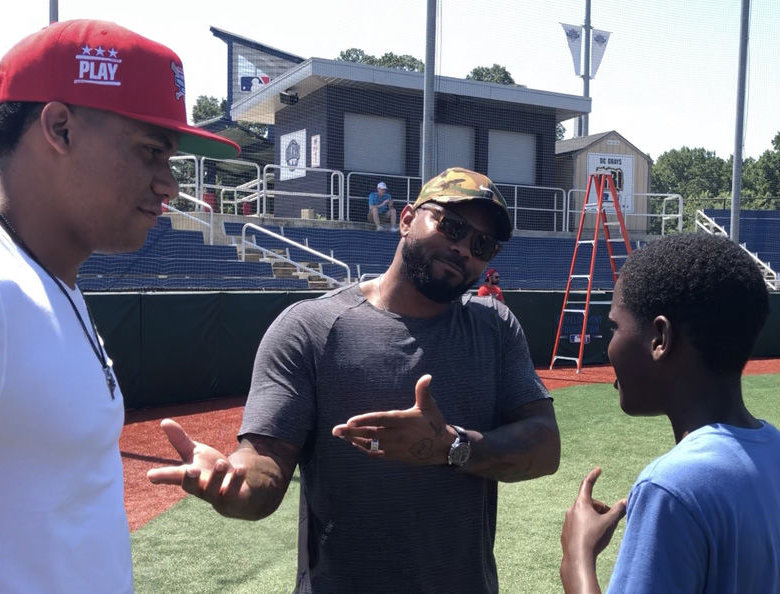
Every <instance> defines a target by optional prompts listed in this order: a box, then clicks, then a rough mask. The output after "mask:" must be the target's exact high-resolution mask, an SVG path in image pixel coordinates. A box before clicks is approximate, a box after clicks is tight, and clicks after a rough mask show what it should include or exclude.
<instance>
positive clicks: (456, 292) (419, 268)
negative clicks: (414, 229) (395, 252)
mask: <svg viewBox="0 0 780 594" xmlns="http://www.w3.org/2000/svg"><path fill="white" fill-rule="evenodd" d="M401 261H402V264H403V266H402V267H401V269H402V270H403V272H404V274H405V275H406V277H407V278H408V279H409V280H410V281H412V284H413V285H414V288H415V289H417V290H418V291H419V292H420V293H421V294H422V295H424V296H425V297H427V298H428V299H430V300H431V301H433V302H435V303H449V302H450V301H453V300H455V299H457V298H458V297H460V296H461V295H463V294H464V293H465V292H466V291H468V290H469V288H470V287H471V285H472V284H474V280H475V279H470V280H469V279H466V278H465V276H464V279H465V280H464V281H463V282H462V283H460V284H458V285H452V284H450V283H448V282H447V281H446V280H444V279H437V278H434V277H433V272H432V266H431V264H432V262H431V260H426V259H425V256H424V255H423V248H422V246H421V245H420V243H419V242H418V241H414V240H411V241H410V240H409V238H408V237H407V238H406V240H405V241H404V244H403V246H401ZM449 261H450V262H451V263H452V264H453V265H455V266H457V267H459V268H460V269H461V270H464V266H463V264H462V263H460V262H456V261H455V260H449ZM464 274H465V271H464Z"/></svg>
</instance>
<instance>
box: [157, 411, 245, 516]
mask: <svg viewBox="0 0 780 594" xmlns="http://www.w3.org/2000/svg"><path fill="white" fill-rule="evenodd" d="M160 427H161V428H162V430H163V431H164V432H165V434H166V436H167V437H168V441H170V442H171V445H172V446H173V447H174V448H175V449H176V451H177V452H178V453H179V456H181V460H182V464H181V465H179V466H165V467H161V468H153V469H151V470H149V471H148V472H147V473H146V476H147V478H148V479H149V480H150V481H151V482H152V483H154V484H156V485H180V486H181V488H182V489H184V490H185V491H186V492H187V493H190V494H191V495H195V496H197V497H200V498H201V499H204V500H205V501H208V502H209V503H211V504H212V505H213V506H214V508H215V509H216V510H217V511H218V512H220V513H222V514H224V515H232V514H231V511H230V510H231V508H232V507H233V506H235V505H236V504H237V503H239V500H243V499H245V498H246V497H247V496H248V490H249V489H248V487H247V486H246V484H245V481H244V479H245V477H246V470H245V469H244V468H242V467H234V466H233V465H231V464H230V462H229V460H228V457H227V456H225V455H224V454H223V453H222V452H220V451H219V450H217V449H215V448H212V447H211V446H208V445H206V444H203V443H200V442H197V441H194V440H192V439H191V438H190V436H189V435H187V433H186V432H185V431H184V429H182V427H181V425H179V424H178V423H177V422H176V421H174V420H172V419H164V420H163V421H162V422H161V423H160Z"/></svg>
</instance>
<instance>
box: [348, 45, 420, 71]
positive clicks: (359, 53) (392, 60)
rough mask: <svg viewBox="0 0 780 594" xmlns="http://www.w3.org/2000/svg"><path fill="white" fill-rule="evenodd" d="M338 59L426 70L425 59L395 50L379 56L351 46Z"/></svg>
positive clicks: (402, 68) (387, 66) (412, 69)
mask: <svg viewBox="0 0 780 594" xmlns="http://www.w3.org/2000/svg"><path fill="white" fill-rule="evenodd" d="M336 59H337V60H340V61H342V62H357V63H359V64H368V65H369V66H383V67H385V68H396V69H398V70H404V71H406V72H423V71H424V70H425V64H424V63H423V61H422V60H418V59H417V58H415V57H414V56H410V55H409V54H403V55H400V56H399V55H397V54H394V53H393V52H387V53H385V54H383V55H382V56H380V57H379V58H377V57H376V56H373V55H371V54H367V53H366V52H364V51H363V50H362V49H360V48H357V47H351V48H349V49H346V50H344V51H342V52H341V53H340V54H339V56H338V58H336Z"/></svg>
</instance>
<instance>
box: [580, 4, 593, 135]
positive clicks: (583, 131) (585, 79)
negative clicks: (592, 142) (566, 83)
mask: <svg viewBox="0 0 780 594" xmlns="http://www.w3.org/2000/svg"><path fill="white" fill-rule="evenodd" d="M584 29H585V32H584V36H585V59H584V69H583V72H582V96H583V97H585V98H586V99H588V98H590V33H591V29H592V27H591V26H590V0H585V27H584ZM587 135H588V114H587V113H584V114H582V116H580V136H587Z"/></svg>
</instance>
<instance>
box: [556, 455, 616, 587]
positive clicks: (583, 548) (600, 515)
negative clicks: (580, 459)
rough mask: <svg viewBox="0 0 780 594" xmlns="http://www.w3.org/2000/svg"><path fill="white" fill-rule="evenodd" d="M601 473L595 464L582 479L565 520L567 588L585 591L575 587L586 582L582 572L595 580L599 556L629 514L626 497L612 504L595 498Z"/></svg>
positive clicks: (563, 541) (564, 575) (563, 567)
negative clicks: (609, 504)
mask: <svg viewBox="0 0 780 594" xmlns="http://www.w3.org/2000/svg"><path fill="white" fill-rule="evenodd" d="M600 474H601V468H594V469H593V470H591V471H590V472H589V473H588V475H587V476H586V477H585V478H584V479H583V480H582V483H581V484H580V490H579V493H578V494H577V499H575V500H574V504H573V505H572V506H571V507H570V508H569V510H568V511H567V512H566V519H565V520H564V522H563V529H562V531H561V547H562V548H563V561H562V563H561V580H562V581H563V585H564V590H565V591H566V592H580V591H585V590H581V589H578V588H574V587H573V585H574V584H576V583H580V584H581V583H582V581H581V578H584V576H583V575H582V572H587V573H588V577H589V578H592V580H594V581H595V579H596V573H595V572H596V557H597V556H598V555H599V553H601V551H603V550H604V549H605V548H606V546H607V545H608V544H609V541H610V540H611V539H612V534H613V533H614V532H615V528H617V525H618V522H620V519H621V518H622V517H623V516H624V515H626V500H625V499H621V500H620V501H618V502H616V503H615V504H614V505H613V506H612V507H609V506H608V505H606V504H605V503H602V502H601V501H598V500H597V499H593V485H594V484H595V483H596V479H597V478H598V477H599V475H600ZM591 571H592V574H591ZM588 581H589V580H588ZM596 585H598V584H596Z"/></svg>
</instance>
